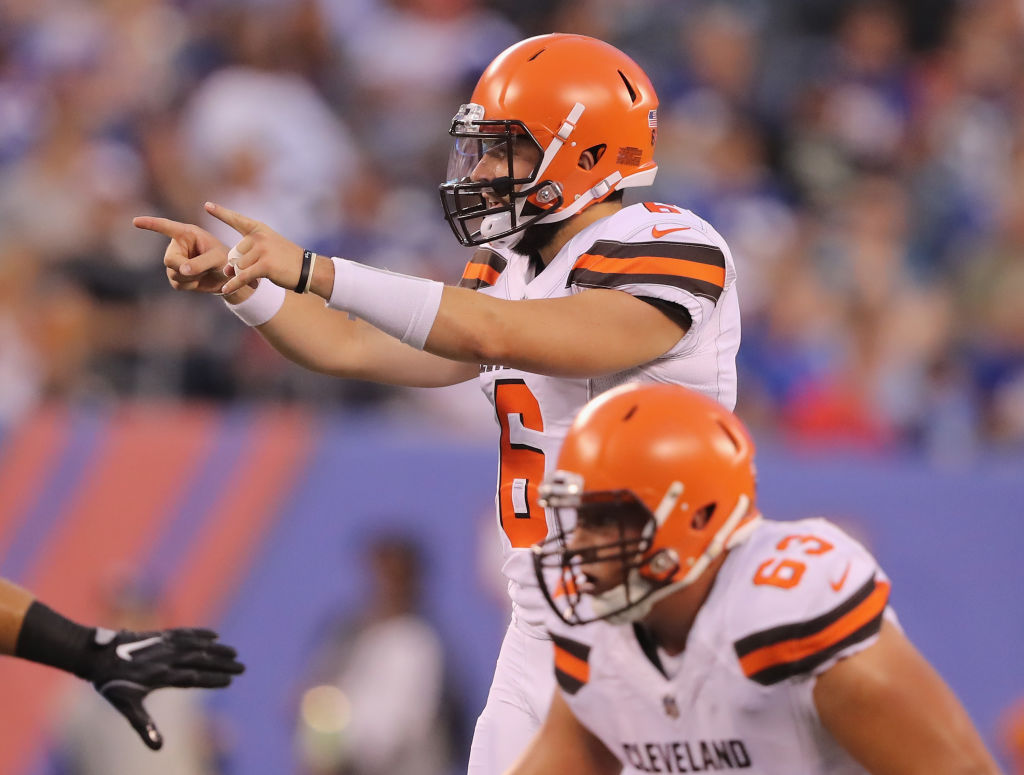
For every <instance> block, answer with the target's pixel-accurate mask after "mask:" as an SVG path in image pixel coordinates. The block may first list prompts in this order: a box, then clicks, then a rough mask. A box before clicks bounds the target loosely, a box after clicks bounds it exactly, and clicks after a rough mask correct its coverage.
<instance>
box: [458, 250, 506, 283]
mask: <svg viewBox="0 0 1024 775" xmlns="http://www.w3.org/2000/svg"><path fill="white" fill-rule="evenodd" d="M507 265H508V261H507V260H506V259H505V258H504V257H502V256H500V255H499V254H497V253H495V252H494V251H493V250H490V249H488V248H480V249H479V250H477V251H476V252H475V253H474V254H473V257H472V258H471V259H470V260H469V263H468V264H466V269H465V271H463V273H462V280H461V281H460V282H459V285H460V286H461V287H463V288H472V289H474V290H475V289H477V288H481V287H482V288H487V287H490V286H492V285H494V284H495V283H496V282H498V277H499V275H501V273H502V272H503V271H504V270H505V267H506V266H507Z"/></svg>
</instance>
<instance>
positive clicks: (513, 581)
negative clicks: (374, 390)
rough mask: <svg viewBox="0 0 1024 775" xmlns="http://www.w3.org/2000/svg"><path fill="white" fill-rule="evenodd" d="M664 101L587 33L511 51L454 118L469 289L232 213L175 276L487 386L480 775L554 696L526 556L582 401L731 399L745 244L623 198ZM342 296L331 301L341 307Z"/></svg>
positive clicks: (235, 302)
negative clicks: (648, 393) (488, 648)
mask: <svg viewBox="0 0 1024 775" xmlns="http://www.w3.org/2000/svg"><path fill="white" fill-rule="evenodd" d="M657 124H658V100H657V96H656V94H655V92H654V88H653V87H652V85H651V83H650V81H649V79H648V78H647V76H646V74H645V73H644V72H643V70H642V69H641V68H640V67H639V66H638V65H637V64H636V63H635V62H634V61H633V60H632V59H630V58H629V57H627V56H626V55H625V54H623V53H622V52H621V51H619V50H618V49H616V48H614V47H612V46H610V45H608V44H606V43H603V42H601V41H598V40H595V39H593V38H588V37H584V36H580V35H564V34H554V35H544V36H539V37H535V38H530V39H527V40H524V41H521V42H520V43H517V44H515V45H514V46H512V47H510V48H509V49H507V50H506V51H504V52H503V53H501V54H500V55H499V56H498V57H497V58H496V59H495V60H494V61H493V62H492V63H491V64H490V65H489V66H488V68H487V69H486V70H485V71H484V73H483V75H482V76H481V78H480V80H479V82H478V84H477V86H476V88H475V90H474V92H473V94H472V96H471V98H470V101H469V102H467V103H466V104H464V105H462V106H461V107H460V108H459V109H458V110H457V112H456V113H455V116H454V118H453V120H452V124H451V127H450V130H449V131H450V134H451V135H452V137H453V148H452V153H451V159H450V163H449V169H448V175H447V180H446V182H445V183H444V184H442V185H441V187H440V194H441V202H442V206H443V209H444V213H445V218H446V219H447V221H448V223H449V224H450V225H451V227H452V230H453V232H454V234H455V236H456V238H457V239H458V241H459V242H460V243H461V244H462V245H465V246H474V247H476V251H475V253H473V254H472V256H471V258H470V261H469V263H468V265H467V266H466V268H465V271H464V273H463V277H462V281H461V283H460V287H455V286H447V287H446V286H444V285H442V284H441V283H439V282H434V281H430V280H425V279H422V278H417V277H410V276H407V275H400V274H394V273H391V272H386V271H381V270H379V269H375V268H371V267H368V266H365V265H362V264H359V263H357V262H355V261H353V260H349V259H343V258H331V257H322V256H317V255H315V254H313V253H311V252H310V251H308V250H303V249H302V248H301V247H300V246H299V245H296V244H294V243H292V242H290V241H289V240H287V239H286V238H285V237H283V236H281V235H279V234H277V233H276V232H274V231H273V230H272V229H270V228H269V227H268V226H266V225H265V224H263V223H259V222H257V221H254V220H252V219H250V218H247V217H245V216H244V215H241V214H239V213H236V212H233V211H231V210H229V209H227V208H225V207H222V206H220V205H216V204H213V203H208V204H207V206H206V209H207V211H208V212H209V213H210V214H212V215H213V216H215V217H217V218H219V219H220V220H222V221H224V222H225V223H227V224H228V225H230V226H231V227H233V228H234V229H235V230H237V231H238V232H239V234H240V235H241V236H240V239H239V241H238V243H237V244H236V245H235V246H234V247H233V248H232V249H231V250H230V251H228V250H227V247H226V246H225V245H223V244H221V243H220V242H219V241H218V240H216V239H215V238H214V237H213V236H212V235H210V234H209V233H208V232H206V231H205V230H202V229H200V228H198V227H196V226H194V225H191V224H183V223H177V222H173V221H168V220H165V219H160V218H153V217H140V218H136V219H135V224H136V225H137V226H139V227H141V228H145V229H151V230H154V231H157V232H160V233H162V234H164V235H166V236H168V237H170V238H171V243H170V245H169V246H168V248H167V250H166V253H165V256H164V264H165V266H166V270H167V276H168V279H169V282H170V284H171V286H172V287H174V288H176V289H179V290H191V291H200V292H210V293H219V294H221V295H222V296H223V297H224V300H225V301H226V303H227V304H228V305H229V307H230V308H231V309H232V310H233V311H234V312H235V313H236V314H237V315H238V316H239V317H240V318H241V319H242V320H243V321H244V322H245V323H247V324H249V325H251V326H256V327H257V328H258V330H259V333H260V334H261V335H262V336H263V337H264V338H265V339H266V340H267V341H268V342H269V343H270V344H271V345H272V346H273V347H275V348H276V349H277V350H278V351H280V352H281V353H282V354H284V355H285V356H287V357H288V358H291V359H292V360H294V361H296V362H297V363H299V364H302V365H303V366H306V367H308V368H310V369H313V370H316V371H320V372H323V373H326V374H332V375H336V376H340V377H354V378H359V379H364V380H373V381H377V382H385V383H393V384H401V385H410V386H423V387H429V386H442V385H451V384H454V383H457V382H463V381H466V380H469V379H473V378H476V379H478V380H479V384H480V387H481V389H482V391H483V393H484V395H485V396H486V397H487V398H488V400H490V402H491V403H492V404H493V406H494V410H495V416H496V419H497V424H498V429H499V459H498V468H499V470H498V492H497V498H496V506H497V526H498V528H499V537H500V540H501V542H502V546H503V547H504V566H503V571H504V573H505V575H506V576H507V578H508V589H509V593H510V595H511V597H512V601H513V604H514V611H513V616H512V622H511V624H510V626H509V629H508V632H507V635H506V638H505V641H504V643H503V646H502V650H501V654H500V656H499V658H498V664H497V668H496V671H495V677H494V681H493V684H492V687H491V692H490V695H489V698H488V701H487V705H486V707H485V709H484V711H483V713H482V715H481V716H480V719H479V721H478V723H477V728H476V732H475V734H474V741H473V747H472V751H471V756H470V772H475V773H482V774H483V775H489V774H490V773H500V772H502V771H504V770H505V769H506V768H507V767H508V766H509V765H510V764H511V763H512V762H513V761H514V759H515V757H516V755H517V754H518V753H519V752H520V751H521V750H522V746H523V745H524V744H525V743H526V741H527V740H529V738H530V736H531V735H532V734H533V732H534V731H535V730H536V729H537V728H538V727H539V725H540V723H541V721H542V720H543V718H544V715H545V713H546V711H547V707H548V703H549V702H550V698H551V696H552V694H553V691H554V680H553V678H552V676H551V669H550V664H551V654H550V651H551V650H550V642H549V641H548V639H547V634H546V631H545V629H544V628H543V619H544V616H545V613H546V611H547V608H546V605H545V603H544V600H543V597H542V595H541V593H540V590H539V589H538V587H537V583H536V580H535V577H534V573H533V566H532V560H531V554H530V549H529V547H530V546H531V545H532V544H534V543H536V542H537V541H541V540H543V539H544V538H546V537H547V536H548V535H549V531H550V529H551V527H552V522H551V517H550V514H549V513H547V512H546V511H545V509H544V508H543V507H542V506H541V504H540V503H539V501H538V500H537V488H538V486H539V484H540V482H541V481H542V479H543V477H544V475H545V473H547V472H549V471H550V470H552V468H553V463H554V460H555V456H556V455H557V452H558V448H559V445H560V444H561V441H562V438H563V437H564V435H565V432H566V430H567V429H568V427H569V425H570V424H571V422H572V419H573V417H574V416H575V414H576V412H577V411H578V410H579V409H580V408H581V407H582V406H583V405H584V404H585V403H586V402H587V401H588V400H590V399H591V398H593V397H594V396H595V395H597V394H599V393H601V392H603V391H605V390H607V389H609V388H611V387H614V386H616V385H618V384H620V383H622V382H626V381H642V382H668V383H676V384H681V385H686V386H688V387H690V388H693V389H695V390H698V391H700V392H701V393H703V394H705V395H707V396H709V397H710V398H712V399H714V400H716V401H720V402H721V403H723V404H724V405H726V406H729V407H732V406H733V405H734V403H735V400H736V368H735V358H736V351H737V349H738V347H739V342H740V322H739V305H738V302H737V296H736V288H735V280H736V272H735V268H734V266H733V260H732V256H731V254H730V252H729V248H728V246H727V245H726V243H725V241H724V240H723V239H722V237H721V236H720V235H719V234H718V233H717V232H716V231H715V230H714V229H713V228H712V227H711V226H710V225H709V224H708V223H707V222H705V221H704V220H702V219H701V218H699V217H698V216H696V215H694V214H693V213H691V212H689V211H687V210H685V209H683V208H681V207H677V206H675V205H671V204H663V203H657V202H645V203H640V204H634V205H631V206H628V207H627V206H625V205H624V203H623V200H622V192H623V190H624V189H626V188H629V187H637V186H645V185H649V184H650V183H651V182H652V180H653V179H654V175H655V172H656V171H657V165H656V164H655V162H654V146H655V142H656V139H657ZM324 302H326V304H325V303H324Z"/></svg>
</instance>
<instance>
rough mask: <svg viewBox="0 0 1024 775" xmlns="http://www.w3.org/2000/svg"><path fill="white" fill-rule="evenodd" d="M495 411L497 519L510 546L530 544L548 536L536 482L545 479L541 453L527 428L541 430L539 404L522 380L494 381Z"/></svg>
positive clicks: (539, 431) (541, 421) (542, 453)
mask: <svg viewBox="0 0 1024 775" xmlns="http://www.w3.org/2000/svg"><path fill="white" fill-rule="evenodd" d="M494 411H495V412H496V413H497V415H498V425H499V426H500V427H501V440H500V442H499V448H498V450H499V451H498V454H499V456H500V460H499V464H498V465H499V470H498V518H499V519H500V520H501V527H502V530H504V531H505V535H507V536H508V539H509V541H511V542H512V546H513V547H515V548H518V549H521V548H525V547H528V546H531V545H532V544H535V543H537V542H538V541H543V540H544V539H545V538H546V537H547V533H548V525H547V519H546V518H545V516H544V509H542V508H541V506H540V504H539V503H538V502H537V485H539V484H540V482H541V480H542V479H543V478H544V452H543V451H542V450H540V449H539V448H538V447H535V446H532V445H530V444H529V443H527V442H528V438H527V437H528V436H529V435H530V431H536V432H538V433H542V432H543V431H544V418H543V416H542V415H541V411H540V403H539V402H538V401H537V398H536V396H534V395H533V393H531V392H530V388H528V387H527V386H526V383H525V382H524V381H523V380H521V379H509V380H497V381H495V383H494Z"/></svg>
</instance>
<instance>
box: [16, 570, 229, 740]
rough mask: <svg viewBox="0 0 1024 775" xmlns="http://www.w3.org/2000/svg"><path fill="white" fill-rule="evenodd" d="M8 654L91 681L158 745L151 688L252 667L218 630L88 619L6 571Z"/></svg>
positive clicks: (200, 683) (211, 682)
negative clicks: (50, 602)
mask: <svg viewBox="0 0 1024 775" xmlns="http://www.w3.org/2000/svg"><path fill="white" fill-rule="evenodd" d="M0 654H8V655H12V656H15V657H20V658H21V659H27V660H29V661H31V662H39V663H41V664H44V665H50V666H51V667H56V668H59V669H61V670H65V671H67V672H69V673H73V674H74V675H77V676H78V677H79V678H84V679H85V680H86V681H90V682H91V683H92V684H93V686H95V687H96V690H97V691H98V692H99V693H100V694H102V695H103V697H104V698H106V700H107V701H108V702H109V703H110V704H111V705H113V706H114V708H116V709H117V711H118V712H119V713H121V715H123V716H124V717H125V718H126V719H128V723H129V724H131V725H132V728H133V729H134V730H135V731H136V732H137V733H138V734H139V737H141V738H142V741H143V742H144V743H145V744H146V745H148V746H149V747H150V748H152V749H153V750H154V751H155V750H158V749H159V748H160V747H161V746H162V745H163V737H162V736H161V735H160V732H159V730H158V729H157V727H156V724H155V723H154V721H153V719H152V718H151V717H150V715H149V714H148V713H147V712H146V709H145V707H144V706H143V702H142V701H143V700H144V699H145V698H146V695H148V694H149V693H150V692H151V691H153V690H154V689H162V688H164V687H169V686H173V687H180V688H185V687H202V688H205V689H214V688H221V687H224V686H227V685H228V684H230V683H231V679H232V678H233V677H234V676H236V675H238V674H239V673H241V672H242V671H243V670H244V669H245V667H244V666H243V665H242V664H241V663H240V662H238V661H237V660H236V659H235V657H236V652H235V650H234V649H233V648H231V647H230V646H227V645H225V644H223V643H219V642H218V641H217V633H215V632H212V631H210V630H201V629H186V628H177V629H171V630H156V631H151V632H130V631H128V630H120V631H118V632H114V631H113V630H107V629H104V628H102V627H83V626H82V625H80V624H77V623H76V622H73V621H71V620H70V619H66V618H65V617H63V616H61V615H60V614H59V613H57V612H56V611H54V610H53V609H52V608H50V607H49V606H47V605H45V604H43V603H41V602H40V601H38V600H36V599H35V597H34V596H33V595H32V593H30V592H28V591H27V590H25V589H22V588H21V587H19V586H18V585H17V584H14V583H12V582H10V581H8V580H6V579H0Z"/></svg>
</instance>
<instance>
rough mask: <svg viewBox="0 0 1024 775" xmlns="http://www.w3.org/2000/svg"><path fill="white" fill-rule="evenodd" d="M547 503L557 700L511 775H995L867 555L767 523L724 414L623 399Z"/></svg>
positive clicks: (736, 433) (593, 411)
mask: <svg viewBox="0 0 1024 775" xmlns="http://www.w3.org/2000/svg"><path fill="white" fill-rule="evenodd" d="M540 489H541V493H540V497H541V500H542V502H543V503H545V504H546V505H548V506H550V507H551V508H552V509H554V514H555V519H556V528H555V530H554V531H553V535H552V537H551V538H549V539H547V540H545V541H544V542H542V543H540V544H538V545H537V546H536V547H535V549H534V559H535V569H536V572H537V577H538V581H539V583H540V585H541V587H542V589H543V590H544V591H545V594H546V597H547V599H548V601H549V604H550V606H551V609H552V610H553V611H554V613H555V614H556V617H553V618H552V620H551V621H552V624H551V635H552V641H553V648H554V653H555V657H554V662H555V674H556V677H557V681H558V685H559V687H560V691H559V692H558V694H557V695H556V697H555V698H554V700H553V701H552V704H551V709H550V712H549V715H548V717H547V720H546V721H545V723H544V726H543V727H542V728H541V730H540V732H539V733H538V734H537V736H536V737H535V738H534V740H533V741H532V743H531V744H530V745H529V747H528V748H527V750H526V751H525V753H524V754H523V757H522V758H521V759H520V761H519V762H518V763H517V764H516V766H514V767H513V768H512V769H511V771H510V772H511V774H512V775H534V774H535V773H536V774H537V775H539V774H540V773H551V772H573V773H581V774H582V775H604V774H605V773H609V774H610V773H618V772H620V770H621V768H622V767H623V766H626V767H630V768H633V769H635V770H639V771H641V772H662V773H676V772H680V773H681V772H704V771H732V770H737V771H738V770H743V771H747V772H757V773H780V774H782V773H787V774H788V773H864V772H871V773H886V774H889V773H929V774H936V773H937V774H941V773H968V772H970V773H995V772H998V769H997V767H996V765H995V763H994V761H993V760H992V758H991V757H990V755H989V754H988V752H987V751H986V750H985V746H984V744H983V743H982V741H981V739H980V737H979V735H978V733H977V732H976V731H975V729H974V727H973V726H972V724H971V721H970V719H969V718H968V716H967V714H966V712H965V711H964V709H963V708H962V707H961V706H960V703H959V702H958V701H957V699H956V698H955V697H954V696H953V694H952V692H951V691H950V690H949V688H948V687H947V686H946V685H945V683H944V682H943V681H942V679H941V678H940V677H939V676H938V675H937V674H936V673H935V672H934V670H933V669H932V668H931V667H930V666H929V665H928V663H927V662H926V661H925V659H924V658H923V657H922V656H921V655H920V654H919V653H918V651H917V650H916V649H915V648H914V647H913V645H911V643H910V642H909V641H908V640H907V638H906V637H905V636H904V634H903V632H902V631H901V629H900V627H899V624H898V622H897V619H896V617H895V615H894V613H893V612H892V610H891V609H890V607H889V580H888V579H887V577H886V575H885V573H883V571H882V570H881V569H880V568H879V567H878V565H877V563H876V562H875V560H874V559H873V558H872V556H871V555H870V554H869V553H868V552H867V551H866V550H865V549H864V547H863V546H861V545H860V544H859V543H857V542H856V541H854V540H853V539H852V538H850V537H849V536H848V535H846V534H845V533H844V532H843V531H841V530H840V529H839V528H837V527H836V526H835V525H832V524H831V523H829V522H827V521H826V520H824V519H805V520H800V521H793V522H775V521H769V520H766V519H763V518H762V517H761V515H760V514H759V512H758V509H757V506H756V501H755V491H754V490H755V484H754V464H753V445H752V443H751V440H750V438H749V436H748V435H747V431H746V429H745V428H744V427H743V425H742V424H741V423H740V422H739V420H738V419H737V418H736V417H735V415H733V414H732V413H731V412H729V411H728V410H727V409H725V408H724V407H722V406H721V404H718V403H716V402H714V401H710V400H708V399H707V398H705V397H704V396H701V395H699V394H697V393H694V392H693V391H690V390H687V389H685V388H682V387H679V386H677V385H624V386H621V387H619V388H616V389H615V390H612V391H609V392H607V393H605V394H604V395H602V396H600V397H598V398H596V399H595V400H594V401H593V402H591V403H590V404H588V405H587V406H586V407H585V408H584V410H583V411H582V412H581V413H580V415H579V417H578V418H577V420H576V421H575V422H574V424H573V425H572V427H571V428H570V429H569V432H568V435H567V436H566V438H565V441H564V444H563V445H562V448H561V451H560V453H559V456H558V469H557V471H556V472H555V473H552V474H549V475H548V476H547V478H546V479H545V481H544V483H543V484H542V486H541V488H540Z"/></svg>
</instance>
